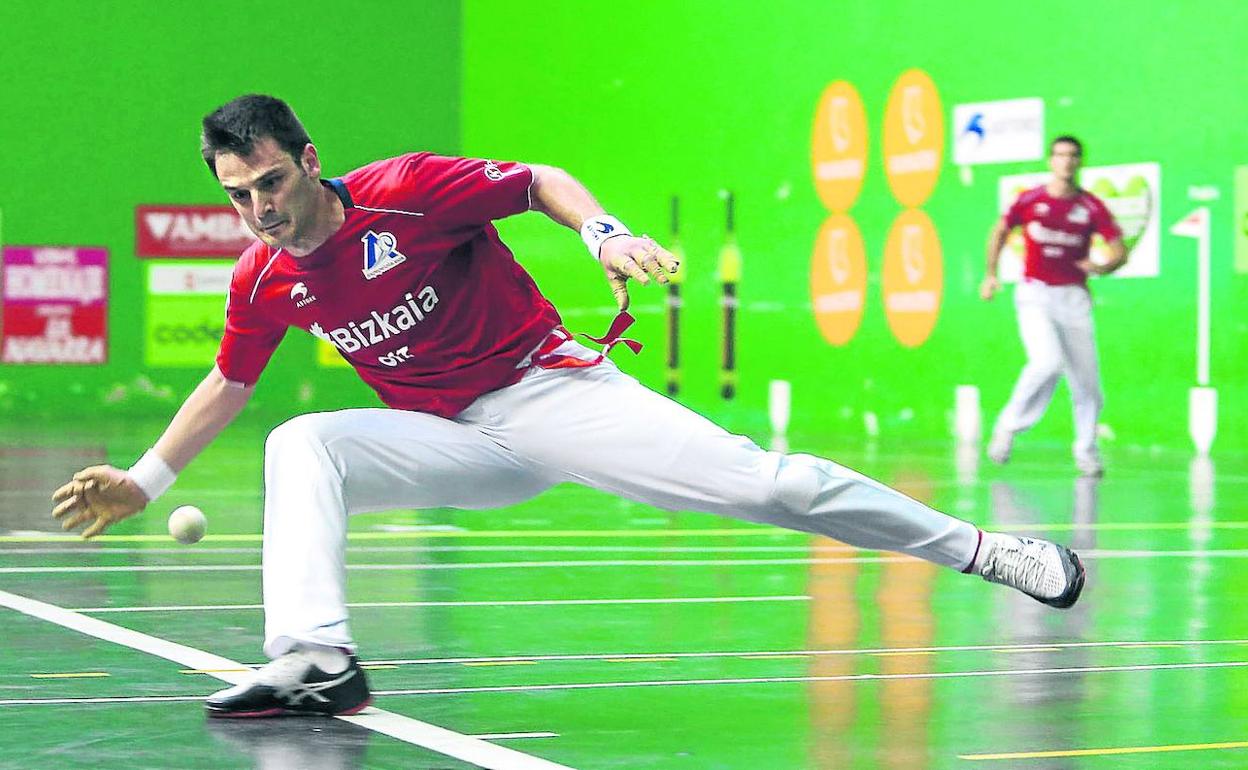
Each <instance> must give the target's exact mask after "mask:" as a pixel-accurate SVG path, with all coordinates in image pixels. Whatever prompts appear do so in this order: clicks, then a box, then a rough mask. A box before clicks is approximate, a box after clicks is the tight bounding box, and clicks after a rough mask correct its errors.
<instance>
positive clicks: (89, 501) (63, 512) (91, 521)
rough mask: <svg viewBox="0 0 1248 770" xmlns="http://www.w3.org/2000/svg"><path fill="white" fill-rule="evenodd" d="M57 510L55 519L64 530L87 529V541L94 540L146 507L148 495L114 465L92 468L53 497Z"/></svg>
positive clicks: (53, 513)
mask: <svg viewBox="0 0 1248 770" xmlns="http://www.w3.org/2000/svg"><path fill="white" fill-rule="evenodd" d="M52 501H53V502H54V503H55V504H56V507H55V508H53V509H52V517H53V518H55V519H58V520H60V522H61V528H62V529H65V530H71V529H76V528H78V527H80V526H82V525H84V524H85V525H86V529H84V530H83V532H82V536H83V538H84V539H87V538H92V537H95V536H96V535H98V534H100V533H101V532H103V531H104V530H105V529H107V528H108V527H110V526H112V525H113V524H115V523H116V522H119V521H121V520H122V519H125V518H128V517H130V516H133V515H134V514H136V513H138V512H139V511H141V510H143V509H144V508H145V507H146V506H147V502H148V500H147V495H145V494H143V490H141V489H139V485H138V484H136V483H134V480H133V479H131V478H130V476H129V474H127V473H126V472H125V471H123V470H119V469H117V468H114V467H113V466H111V465H93V466H91V467H90V468H84V469H82V470H80V471H78V472H77V473H75V474H74V478H73V480H72V481H70V482H69V483H67V484H65V485H64V486H62V487H61V488H60V489H58V490H56V491H55V492H53V493H52Z"/></svg>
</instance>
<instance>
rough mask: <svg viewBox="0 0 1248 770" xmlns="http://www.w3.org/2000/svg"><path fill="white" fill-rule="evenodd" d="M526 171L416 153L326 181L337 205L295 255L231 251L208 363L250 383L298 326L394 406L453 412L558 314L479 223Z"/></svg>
mask: <svg viewBox="0 0 1248 770" xmlns="http://www.w3.org/2000/svg"><path fill="white" fill-rule="evenodd" d="M532 179H533V175H532V172H531V171H530V169H529V168H528V167H527V166H525V165H522V164H518V163H494V162H492V161H485V160H472V159H467V158H448V157H441V156H437V155H431V154H428V153H414V154H410V155H404V156H401V157H398V158H392V159H389V160H382V161H377V162H375V163H371V164H369V165H367V166H364V167H362V168H359V169H356V170H355V171H352V172H350V173H349V174H347V175H346V176H343V177H341V178H339V179H334V180H331V181H329V182H327V184H330V185H331V186H332V187H333V188H334V190H335V192H337V193H338V196H339V198H340V199H341V200H342V203H343V207H344V208H345V216H346V220H345V222H344V223H343V225H342V227H341V228H339V229H338V231H337V232H335V233H334V234H333V235H332V236H331V237H330V238H329V240H328V241H326V242H325V243H324V244H323V245H321V246H320V247H319V248H317V249H316V250H315V251H313V252H312V253H310V254H308V255H306V256H304V257H298V258H296V257H292V256H291V255H290V254H287V253H285V252H284V251H283V250H281V249H277V250H273V249H272V248H270V247H269V246H266V245H264V244H263V243H260V242H257V243H256V244H255V245H253V246H252V247H251V248H249V249H248V250H247V251H246V252H244V253H243V255H242V257H241V258H240V259H239V261H238V264H237V265H236V266H235V268H234V276H233V280H232V281H231V285H230V296H229V304H228V306H227V309H226V323H225V334H224V336H223V337H222V340H221V347H220V350H219V352H218V353H217V366H218V368H220V370H221V372H222V374H224V375H225V377H226V378H227V379H229V380H231V381H234V382H238V383H242V384H244V385H251V384H254V383H255V382H256V380H257V379H258V378H259V376H260V372H261V371H262V370H263V369H264V367H265V364H267V363H268V361H269V357H270V356H271V355H272V354H273V351H274V350H275V349H276V348H277V345H278V343H279V342H281V340H282V337H283V335H284V334H285V332H286V329H287V327H291V326H296V327H299V328H300V329H304V330H305V331H308V332H310V333H312V334H314V335H316V336H318V337H320V338H321V339H324V340H326V341H327V342H329V343H331V344H333V345H334V346H335V347H336V348H337V349H338V351H339V353H340V354H341V355H342V356H343V358H345V359H346V360H347V361H348V362H349V363H350V364H351V365H352V366H353V367H355V370H356V371H357V372H359V375H360V377H361V378H362V379H363V380H364V381H365V382H366V383H368V384H369V385H370V386H371V387H372V388H373V390H375V391H376V392H377V395H378V396H380V398H381V400H382V401H383V402H384V403H385V404H387V405H388V406H391V407H394V408H396V409H409V410H413V411H420V412H428V413H430V414H436V415H439V416H442V417H452V416H454V415H455V414H457V413H459V412H460V411H462V410H463V409H464V407H466V406H467V405H468V404H470V403H472V401H473V400H475V399H476V398H477V397H478V396H480V395H481V394H483V393H486V392H489V391H492V390H496V389H498V388H501V387H505V386H507V385H510V384H512V383H514V382H516V381H518V380H519V379H520V377H521V376H522V375H523V373H524V370H523V369H522V368H517V367H518V365H519V364H520V363H521V362H522V361H524V360H525V359H526V358H527V356H528V355H529V353H530V352H531V351H532V350H533V349H534V348H535V347H537V346H538V345H539V344H540V343H541V341H542V340H543V339H544V338H545V337H546V336H547V335H548V334H549V333H550V331H551V330H552V329H554V328H555V327H556V326H558V325H559V324H560V319H559V315H558V313H557V312H556V311H555V308H554V306H553V305H551V303H550V302H549V301H548V300H547V299H546V298H545V297H543V296H542V294H541V292H540V291H538V288H537V285H536V284H535V283H534V282H533V279H532V278H531V277H530V276H529V274H528V273H527V272H526V271H525V270H524V269H523V268H522V267H521V266H520V265H519V264H518V263H517V262H516V260H515V257H514V256H513V255H512V253H511V251H510V250H509V249H508V248H507V247H506V246H505V245H504V244H503V243H502V241H501V240H499V237H498V232H497V230H495V228H494V226H493V225H492V224H490V221H491V220H493V219H501V218H503V217H506V216H510V215H512V214H518V213H521V212H524V211H527V210H528V209H529V207H530V200H529V186H530V184H531V182H532Z"/></svg>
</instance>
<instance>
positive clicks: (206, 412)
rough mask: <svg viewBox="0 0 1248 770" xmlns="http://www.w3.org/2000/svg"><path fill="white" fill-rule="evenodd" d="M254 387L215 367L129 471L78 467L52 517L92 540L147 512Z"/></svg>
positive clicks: (57, 494)
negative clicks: (234, 380) (228, 377)
mask: <svg viewBox="0 0 1248 770" xmlns="http://www.w3.org/2000/svg"><path fill="white" fill-rule="evenodd" d="M254 390H255V388H254V387H241V386H238V385H235V384H231V383H230V382H229V381H228V380H226V379H225V376H224V375H222V374H221V372H220V371H219V370H218V369H217V368H216V367H215V366H214V367H213V369H212V371H211V372H209V373H208V376H207V377H205V378H204V380H203V382H201V383H200V384H199V385H198V386H197V387H196V388H195V390H194V391H193V392H192V393H191V395H190V396H188V397H187V399H186V401H185V402H183V404H182V407H181V408H180V409H178V412H177V414H175V415H174V416H173V420H171V421H170V423H169V427H168V428H166V429H165V432H164V434H162V435H161V437H160V440H159V441H157V442H156V445H155V446H154V447H152V448H151V449H150V450H148V452H147V454H145V455H144V456H143V458H142V459H141V460H139V462H138V463H135V465H134V466H133V467H132V468H131V469H130V470H129V471H123V470H120V469H118V468H114V467H113V466H111V465H93V466H91V467H90V468H84V469H83V470H81V471H78V472H77V473H75V474H74V478H73V479H72V480H71V481H70V482H69V483H67V484H65V485H64V486H62V487H61V488H60V489H58V490H56V492H54V493H53V495H52V500H53V501H54V502H55V503H56V507H55V508H54V509H53V510H52V515H53V516H54V517H56V518H57V519H60V520H61V526H62V527H63V528H64V529H74V528H76V527H78V526H81V525H83V524H85V525H87V526H86V529H85V530H83V533H82V536H83V537H84V538H91V537H95V536H96V535H98V534H100V533H101V532H103V531H104V530H105V529H107V528H108V527H109V526H110V525H112V524H113V523H115V522H118V521H121V520H122V519H124V518H127V517H129V516H133V515H134V514H136V513H138V512H139V511H141V510H143V508H145V507H146V506H147V504H148V503H149V502H151V501H152V500H154V499H155V498H156V497H157V496H159V495H160V494H161V493H163V492H164V491H165V489H167V488H168V486H169V485H170V484H172V483H173V478H174V477H175V476H176V475H177V473H178V472H179V471H181V470H182V469H183V468H185V467H186V466H187V465H188V464H190V462H191V460H193V459H195V457H196V455H198V454H199V453H200V452H201V451H203V449H204V447H206V446H208V444H209V443H211V442H212V440H213V439H214V438H216V437H217V434H219V433H220V432H221V431H222V430H223V429H224V428H225V426H227V425H229V424H230V423H231V422H232V421H233V420H234V418H235V417H237V416H238V413H239V412H241V411H242V409H243V407H244V406H245V405H246V404H247V401H248V400H249V399H250V398H251V394H252V392H253V391H254Z"/></svg>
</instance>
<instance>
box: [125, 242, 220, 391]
mask: <svg viewBox="0 0 1248 770" xmlns="http://www.w3.org/2000/svg"><path fill="white" fill-rule="evenodd" d="M230 270H231V265H230V264H229V263H224V264H204V263H203V262H198V263H185V264H183V263H162V264H159V265H149V266H148V276H147V287H148V291H147V314H146V320H145V328H144V335H143V336H144V345H143V351H144V355H143V360H144V363H145V364H146V365H147V366H153V367H155V366H186V367H195V368H204V367H208V366H211V365H212V363H213V361H215V360H216V355H217V346H218V345H219V344H220V342H221V334H222V332H223V331H224V328H225V298H226V291H227V290H228V287H229V279H230Z"/></svg>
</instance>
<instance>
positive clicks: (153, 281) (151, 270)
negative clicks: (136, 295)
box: [147, 262, 234, 297]
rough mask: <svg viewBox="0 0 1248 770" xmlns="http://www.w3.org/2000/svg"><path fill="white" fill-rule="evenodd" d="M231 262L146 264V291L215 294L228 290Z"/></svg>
mask: <svg viewBox="0 0 1248 770" xmlns="http://www.w3.org/2000/svg"><path fill="white" fill-rule="evenodd" d="M233 273H234V265H233V264H232V263H228V262H226V263H221V264H204V265H188V264H171V265H170V264H164V265H162V264H152V265H149V266H148V273H147V274H148V291H149V292H150V293H152V294H215V295H217V296H220V297H224V296H225V295H226V292H228V291H229V290H230V276H231V275H233Z"/></svg>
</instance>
